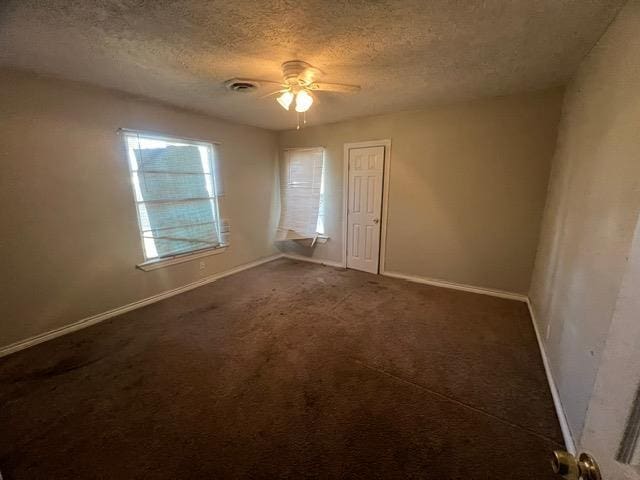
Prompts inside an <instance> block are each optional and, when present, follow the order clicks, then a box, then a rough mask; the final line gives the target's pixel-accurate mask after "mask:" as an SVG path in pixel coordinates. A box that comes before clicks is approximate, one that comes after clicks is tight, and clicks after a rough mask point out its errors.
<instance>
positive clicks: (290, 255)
mask: <svg viewBox="0 0 640 480" xmlns="http://www.w3.org/2000/svg"><path fill="white" fill-rule="evenodd" d="M282 256H283V257H284V258H289V259H291V260H300V261H302V262H310V263H317V264H319V265H326V266H327V267H337V268H344V265H343V264H342V263H341V262H334V261H332V260H323V259H320V258H313V257H305V256H304V255H296V254H294V253H283V254H282Z"/></svg>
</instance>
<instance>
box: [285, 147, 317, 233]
mask: <svg viewBox="0 0 640 480" xmlns="http://www.w3.org/2000/svg"><path fill="white" fill-rule="evenodd" d="M323 169H324V149H322V148H296V149H290V150H286V151H285V155H284V162H283V170H282V176H281V179H280V187H281V208H282V209H281V215H280V238H281V239H296V238H314V237H315V236H316V235H318V234H324V233H325V231H324V175H323Z"/></svg>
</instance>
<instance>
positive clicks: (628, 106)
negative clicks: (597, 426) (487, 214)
mask: <svg viewBox="0 0 640 480" xmlns="http://www.w3.org/2000/svg"><path fill="white" fill-rule="evenodd" d="M638 25H640V2H638V1H637V0H634V1H631V2H629V3H628V4H627V6H626V7H625V8H624V9H623V10H622V11H621V12H620V14H619V15H618V18H617V19H616V20H615V21H614V23H612V25H611V26H610V27H609V29H608V31H607V32H606V33H605V35H604V36H603V37H602V39H601V40H600V42H599V43H598V45H597V46H596V47H595V48H594V49H593V50H592V51H591V53H590V54H589V56H588V57H587V58H586V59H585V60H584V61H583V63H582V65H581V67H580V69H579V71H578V72H577V74H576V76H575V78H574V80H573V81H572V82H571V84H570V85H569V87H568V90H567V93H566V99H565V103H564V107H563V119H562V121H561V126H560V129H559V137H558V150H557V152H556V155H555V159H554V165H553V170H552V177H551V181H550V190H549V197H548V204H547V208H546V212H545V216H544V222H543V229H542V235H541V243H540V249H539V253H538V256H537V260H536V267H535V271H534V276H533V281H532V288H531V292H530V294H531V299H532V303H533V306H534V308H535V312H536V316H537V320H538V322H539V329H540V331H541V332H542V334H543V336H544V337H546V339H545V341H544V342H545V348H546V351H547V355H548V357H549V360H550V363H551V369H552V372H553V376H554V378H555V381H556V383H557V386H558V390H559V393H560V397H561V400H562V403H563V406H564V409H565V411H566V414H567V417H568V421H569V425H570V428H571V430H572V433H573V436H574V438H575V439H576V440H579V439H580V435H581V433H582V429H583V423H584V419H585V414H586V411H587V406H588V403H589V399H590V397H591V392H592V389H593V384H594V380H595V377H596V373H597V371H598V367H599V363H600V358H601V354H602V350H603V346H604V344H605V342H606V339H607V333H608V331H609V326H610V323H611V318H612V315H613V311H614V307H615V304H616V300H617V298H618V294H619V289H620V284H621V281H622V278H623V276H624V272H625V269H626V265H627V255H628V253H629V248H630V245H631V240H632V237H633V231H634V228H635V225H636V222H637V219H638V211H639V207H640V29H638Z"/></svg>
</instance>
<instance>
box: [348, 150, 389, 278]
mask: <svg viewBox="0 0 640 480" xmlns="http://www.w3.org/2000/svg"><path fill="white" fill-rule="evenodd" d="M348 167H349V175H348V176H349V190H348V192H349V197H348V198H349V199H348V204H347V207H348V208H347V268H353V269H355V270H363V271H365V272H370V273H378V264H379V257H380V219H381V214H382V178H383V172H384V146H376V147H366V148H350V149H349V163H348Z"/></svg>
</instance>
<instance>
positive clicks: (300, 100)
mask: <svg viewBox="0 0 640 480" xmlns="http://www.w3.org/2000/svg"><path fill="white" fill-rule="evenodd" d="M278 100H279V99H278ZM312 104H313V97H312V96H311V94H310V93H309V92H307V91H306V90H304V89H302V90H300V91H299V92H298V93H297V94H296V112H298V113H304V112H306V111H307V110H309V109H310V108H311V105H312Z"/></svg>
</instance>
